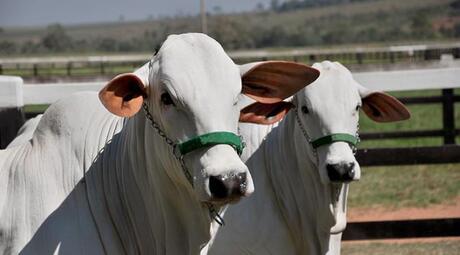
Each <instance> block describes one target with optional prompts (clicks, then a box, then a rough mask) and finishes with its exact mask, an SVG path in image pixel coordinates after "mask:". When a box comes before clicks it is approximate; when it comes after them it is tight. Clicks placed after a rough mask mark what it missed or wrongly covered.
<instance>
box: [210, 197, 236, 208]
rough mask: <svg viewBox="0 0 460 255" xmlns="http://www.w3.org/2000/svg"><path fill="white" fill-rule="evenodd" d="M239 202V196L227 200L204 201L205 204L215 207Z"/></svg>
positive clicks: (213, 199)
mask: <svg viewBox="0 0 460 255" xmlns="http://www.w3.org/2000/svg"><path fill="white" fill-rule="evenodd" d="M240 200H241V196H231V197H227V198H211V199H209V200H207V201H205V202H204V203H205V204H211V205H215V206H224V205H227V204H236V203H238V202H239V201H240Z"/></svg>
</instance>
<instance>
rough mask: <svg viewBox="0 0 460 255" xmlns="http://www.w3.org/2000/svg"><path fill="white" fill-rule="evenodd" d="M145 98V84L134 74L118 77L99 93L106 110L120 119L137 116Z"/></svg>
mask: <svg viewBox="0 0 460 255" xmlns="http://www.w3.org/2000/svg"><path fill="white" fill-rule="evenodd" d="M145 97H147V94H146V92H145V86H144V83H143V82H142V80H141V79H140V78H139V77H138V76H137V75H135V74H134V73H126V74H120V75H118V76H116V77H115V78H113V79H112V80H111V81H109V83H108V84H107V85H105V87H104V88H103V89H102V90H101V91H100V92H99V99H100V100H101V102H102V104H103V105H104V106H105V108H107V110H109V112H111V113H113V114H115V115H118V116H120V117H131V116H133V115H134V114H136V113H137V112H138V111H139V110H140V109H141V107H142V103H143V101H144V98H145Z"/></svg>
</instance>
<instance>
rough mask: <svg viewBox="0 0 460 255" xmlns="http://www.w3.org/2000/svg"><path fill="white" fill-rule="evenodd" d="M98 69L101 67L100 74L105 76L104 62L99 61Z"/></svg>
mask: <svg viewBox="0 0 460 255" xmlns="http://www.w3.org/2000/svg"><path fill="white" fill-rule="evenodd" d="M100 67H101V74H105V69H104V62H103V61H101V63H100Z"/></svg>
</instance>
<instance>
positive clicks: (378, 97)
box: [293, 61, 410, 184]
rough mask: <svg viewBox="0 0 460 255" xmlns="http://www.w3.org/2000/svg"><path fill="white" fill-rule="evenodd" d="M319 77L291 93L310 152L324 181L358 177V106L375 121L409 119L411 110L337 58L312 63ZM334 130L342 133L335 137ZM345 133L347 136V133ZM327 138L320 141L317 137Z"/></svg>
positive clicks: (341, 181)
mask: <svg viewBox="0 0 460 255" xmlns="http://www.w3.org/2000/svg"><path fill="white" fill-rule="evenodd" d="M313 67H315V68H316V69H318V70H319V71H320V73H321V75H320V77H319V78H318V79H317V80H316V81H315V82H314V83H313V84H312V85H311V86H308V87H306V88H305V89H304V90H302V91H301V92H300V93H298V94H297V95H296V96H295V97H294V102H293V103H294V104H295V105H296V106H297V109H298V111H297V114H298V116H299V119H300V122H301V123H302V126H303V127H304V128H305V129H306V131H307V133H308V135H309V136H310V139H311V140H312V144H313V145H314V147H316V148H315V150H312V152H316V154H317V155H314V153H311V154H310V157H311V159H312V160H313V161H314V162H317V163H318V168H319V171H320V176H321V181H322V182H323V183H325V184H326V183H331V182H332V183H343V182H350V181H353V180H359V178H360V176H361V171H360V167H359V164H358V162H356V159H355V157H354V154H353V149H354V147H355V145H354V144H353V143H354V141H353V136H356V137H357V133H358V125H359V110H360V109H362V110H363V111H364V113H365V114H366V115H367V116H368V117H369V118H371V119H372V120H374V121H377V122H393V121H401V120H405V119H408V118H409V117H410V113H409V111H408V110H407V108H406V107H405V106H404V105H403V104H402V103H401V102H399V101H398V100H397V99H396V98H394V97H392V96H390V95H388V94H385V93H383V92H377V91H370V90H368V89H366V88H364V87H363V86H361V85H360V84H358V83H357V82H356V81H355V80H354V79H353V77H352V75H351V72H350V71H349V70H348V69H347V68H345V67H344V66H343V65H341V64H340V63H338V62H334V63H332V62H329V61H324V62H322V63H316V64H314V65H313ZM333 134H344V136H342V137H341V136H340V135H339V137H338V138H337V139H334V138H331V137H330V135H333ZM347 135H348V136H347ZM323 137H326V138H328V137H329V138H330V139H329V141H327V140H328V139H326V141H323V142H319V143H316V144H315V141H318V139H320V138H323Z"/></svg>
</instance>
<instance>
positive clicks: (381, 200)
mask: <svg viewBox="0 0 460 255" xmlns="http://www.w3.org/2000/svg"><path fill="white" fill-rule="evenodd" d="M361 170H362V172H361V174H362V175H361V180H360V181H359V182H354V183H352V184H351V185H350V193H349V195H348V201H349V207H350V208H353V207H389V208H401V207H427V206H430V205H433V204H441V203H445V202H446V201H449V200H451V199H453V198H456V197H458V196H460V164H445V165H417V166H392V167H363V168H362V169H361Z"/></svg>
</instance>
